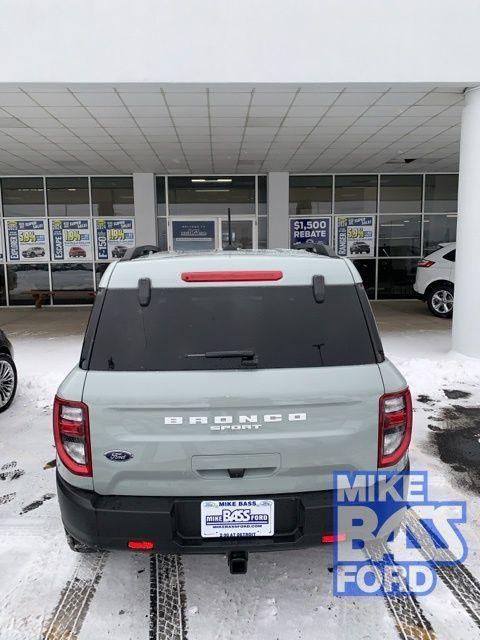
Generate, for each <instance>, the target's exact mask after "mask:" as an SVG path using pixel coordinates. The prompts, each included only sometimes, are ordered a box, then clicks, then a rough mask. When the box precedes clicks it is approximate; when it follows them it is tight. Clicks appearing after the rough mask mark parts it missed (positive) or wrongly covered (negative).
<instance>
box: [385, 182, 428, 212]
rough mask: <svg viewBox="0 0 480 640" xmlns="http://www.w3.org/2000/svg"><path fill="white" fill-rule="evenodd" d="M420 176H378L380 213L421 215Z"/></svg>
mask: <svg viewBox="0 0 480 640" xmlns="http://www.w3.org/2000/svg"><path fill="white" fill-rule="evenodd" d="M422 182H423V180H422V176H414V175H405V176H397V175H391V176H390V175H384V176H380V212H381V213H421V211H422Z"/></svg>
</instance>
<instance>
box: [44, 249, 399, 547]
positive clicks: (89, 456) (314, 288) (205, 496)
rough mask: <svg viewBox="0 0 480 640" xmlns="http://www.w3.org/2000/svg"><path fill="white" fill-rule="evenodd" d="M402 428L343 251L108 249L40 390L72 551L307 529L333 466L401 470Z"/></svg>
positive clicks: (321, 528) (320, 532)
mask: <svg viewBox="0 0 480 640" xmlns="http://www.w3.org/2000/svg"><path fill="white" fill-rule="evenodd" d="M410 432H411V404H410V396H409V393H408V390H407V389H406V383H405V380H404V379H403V377H402V376H401V375H400V374H399V373H398V371H397V370H396V369H395V368H394V367H393V365H392V364H391V363H389V362H388V361H387V360H385V358H384V355H383V351H382V346H381V342H380V339H379V336H378V332H377V329H376V325H375V321H374V319H373V316H372V313H371V310H370V306H369V303H368V300H367V298H366V295H365V292H364V290H363V286H362V284H361V279H360V276H359V275H358V272H357V271H356V270H355V268H354V267H353V265H352V264H351V263H350V262H349V261H348V260H344V259H340V258H332V257H325V256H317V255H313V254H310V253H307V252H300V251H265V252H256V253H255V252H235V253H233V252H232V253H213V254H197V255H194V254H183V255H182V254H170V255H165V254H163V255H155V256H151V257H147V258H140V259H135V260H125V261H120V262H117V263H114V264H112V265H111V266H110V267H109V269H108V270H107V272H106V273H105V275H104V277H103V279H102V282H101V288H100V291H99V294H98V296H97V300H96V302H95V305H94V308H93V311H92V314H91V318H90V322H89V326H88V329H87V333H86V336H85V342H84V345H83V349H82V355H81V360H80V363H79V365H78V366H77V367H75V368H74V369H73V371H72V372H71V373H70V374H69V376H68V377H67V378H66V380H65V381H64V383H63V384H62V385H61V386H60V388H59V390H58V395H57V399H56V402H55V434H56V445H57V453H58V476H57V479H58V495H59V501H60V507H61V512H62V519H63V522H64V525H65V528H66V531H67V534H68V535H69V539H70V541H71V542H72V541H73V542H74V543H76V544H77V548H79V545H80V546H81V545H87V546H89V547H94V548H118V549H122V548H123V549H126V548H133V549H138V548H144V549H154V550H156V551H158V552H161V553H190V552H203V553H215V552H225V551H229V550H230V551H231V550H243V551H247V550H249V549H255V550H272V549H282V548H295V547H304V546H311V545H316V544H321V543H322V538H323V540H326V539H327V538H328V536H330V534H331V532H332V531H333V522H332V513H333V510H332V503H333V491H332V488H333V479H332V476H333V472H334V471H342V470H352V471H355V470H365V469H377V468H378V467H379V466H381V467H387V468H390V469H397V470H401V469H404V468H405V467H406V465H407V460H408V458H407V449H408V444H409V441H410ZM247 511H248V513H249V515H248V516H247V513H246V512H247ZM222 513H226V514H227V516H228V518H227V520H228V522H227V521H225V520H224V519H222V518H223V516H221V515H219V514H222ZM227 516H225V517H227ZM242 518H243V520H242ZM324 536H327V538H325V537H324ZM73 546H75V544H74V545H73Z"/></svg>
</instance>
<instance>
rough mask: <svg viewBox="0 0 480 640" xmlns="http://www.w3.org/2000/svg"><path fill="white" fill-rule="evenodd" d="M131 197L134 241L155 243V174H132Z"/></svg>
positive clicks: (138, 243) (139, 243)
mask: <svg viewBox="0 0 480 640" xmlns="http://www.w3.org/2000/svg"><path fill="white" fill-rule="evenodd" d="M133 199H134V203H135V242H136V244H137V246H138V245H141V244H153V245H156V244H157V224H156V223H157V220H156V208H157V201H156V200H157V199H156V192H155V175H154V174H153V173H134V174H133Z"/></svg>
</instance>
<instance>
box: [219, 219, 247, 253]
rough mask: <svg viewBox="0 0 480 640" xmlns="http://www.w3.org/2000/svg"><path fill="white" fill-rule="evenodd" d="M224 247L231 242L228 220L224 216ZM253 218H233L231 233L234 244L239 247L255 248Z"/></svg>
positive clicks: (222, 221) (222, 223) (222, 222)
mask: <svg viewBox="0 0 480 640" xmlns="http://www.w3.org/2000/svg"><path fill="white" fill-rule="evenodd" d="M221 225H222V249H225V248H226V247H227V246H228V243H229V234H228V220H225V218H222V220H221ZM253 230H254V225H253V220H232V222H231V234H232V238H231V241H232V244H233V245H234V246H235V247H236V248H237V249H253V247H254V234H253Z"/></svg>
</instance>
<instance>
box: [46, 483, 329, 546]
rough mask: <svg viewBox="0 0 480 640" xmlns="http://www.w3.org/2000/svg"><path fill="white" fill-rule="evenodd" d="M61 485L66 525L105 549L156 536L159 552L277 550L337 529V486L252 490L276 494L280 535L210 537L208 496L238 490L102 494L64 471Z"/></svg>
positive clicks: (314, 541)
mask: <svg viewBox="0 0 480 640" xmlns="http://www.w3.org/2000/svg"><path fill="white" fill-rule="evenodd" d="M57 489H58V501H59V504H60V511H61V514H62V520H63V524H64V526H65V529H66V531H67V532H68V533H69V534H71V535H72V536H73V537H74V538H75V539H76V540H78V541H79V542H82V543H84V544H86V545H88V546H91V547H99V548H101V549H127V543H128V541H129V540H151V541H152V542H154V544H155V551H157V552H158V553H225V552H226V551H229V550H239V549H241V550H245V551H248V550H250V551H255V550H258V551H274V550H279V549H294V548H303V547H311V546H316V545H320V544H321V536H322V534H323V533H331V532H332V531H333V508H332V507H333V491H311V492H305V493H296V494H275V495H268V496H248V497H251V498H257V499H258V498H271V499H274V500H275V530H276V533H275V535H274V536H272V537H268V538H221V539H206V538H202V537H201V536H200V503H201V502H202V500H207V499H210V500H215V499H222V500H228V499H229V498H230V499H235V498H236V497H238V496H218V497H215V496H208V497H194V498H192V497H188V498H182V497H148V496H138V497H137V496H102V495H100V494H97V493H95V492H94V491H86V490H85V489H78V488H77V487H74V486H72V485H70V484H69V483H67V482H66V481H65V480H64V479H63V478H62V477H61V476H60V475H59V474H58V472H57Z"/></svg>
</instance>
